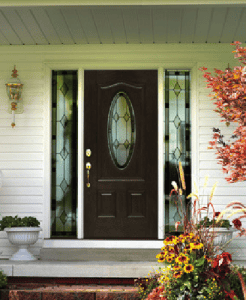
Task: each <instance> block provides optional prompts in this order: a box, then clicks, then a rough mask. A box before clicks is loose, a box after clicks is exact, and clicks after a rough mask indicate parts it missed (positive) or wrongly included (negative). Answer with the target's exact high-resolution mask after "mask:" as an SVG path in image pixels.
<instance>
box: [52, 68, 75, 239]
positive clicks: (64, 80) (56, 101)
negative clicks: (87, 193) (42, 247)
mask: <svg viewBox="0 0 246 300" xmlns="http://www.w3.org/2000/svg"><path fill="white" fill-rule="evenodd" d="M77 90H78V79H77V71H53V73H52V189H51V190H52V215H51V236H52V237H58V236H59V237H76V223H77V222H76V217H77V214H76V209H77V140H78V131H77V127H78V122H77V116H78V112H77Z"/></svg>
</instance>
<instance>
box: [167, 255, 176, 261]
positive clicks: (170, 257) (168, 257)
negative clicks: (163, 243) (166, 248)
mask: <svg viewBox="0 0 246 300" xmlns="http://www.w3.org/2000/svg"><path fill="white" fill-rule="evenodd" d="M174 258H175V255H174V254H170V255H167V257H166V261H167V262H169V263H171V262H172V261H173V260H174Z"/></svg>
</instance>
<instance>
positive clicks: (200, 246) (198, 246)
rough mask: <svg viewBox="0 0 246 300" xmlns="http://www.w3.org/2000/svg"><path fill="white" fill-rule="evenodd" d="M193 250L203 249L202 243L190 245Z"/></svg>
mask: <svg viewBox="0 0 246 300" xmlns="http://www.w3.org/2000/svg"><path fill="white" fill-rule="evenodd" d="M190 247H191V249H201V248H202V247H203V244H202V243H199V242H195V243H190Z"/></svg>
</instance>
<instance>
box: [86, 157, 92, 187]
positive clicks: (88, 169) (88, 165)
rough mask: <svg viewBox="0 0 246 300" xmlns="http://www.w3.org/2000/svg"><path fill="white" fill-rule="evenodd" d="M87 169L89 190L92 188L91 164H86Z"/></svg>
mask: <svg viewBox="0 0 246 300" xmlns="http://www.w3.org/2000/svg"><path fill="white" fill-rule="evenodd" d="M85 167H86V169H87V183H86V186H87V187H88V188H89V187H90V186H91V184H90V169H91V164H90V163H89V162H87V163H86V165H85Z"/></svg>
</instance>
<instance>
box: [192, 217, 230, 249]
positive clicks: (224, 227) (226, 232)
mask: <svg viewBox="0 0 246 300" xmlns="http://www.w3.org/2000/svg"><path fill="white" fill-rule="evenodd" d="M219 215H220V212H216V213H214V217H213V218H211V219H210V218H209V217H208V216H206V217H204V218H203V219H201V220H200V221H199V222H198V223H197V225H196V227H197V229H199V230H201V231H203V232H204V234H205V235H213V244H214V246H219V245H220V246H221V245H223V246H224V248H225V246H226V245H228V243H229V242H230V240H232V235H233V232H234V231H235V230H236V229H234V228H232V225H231V223H230V221H229V220H228V219H217V217H219Z"/></svg>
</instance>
